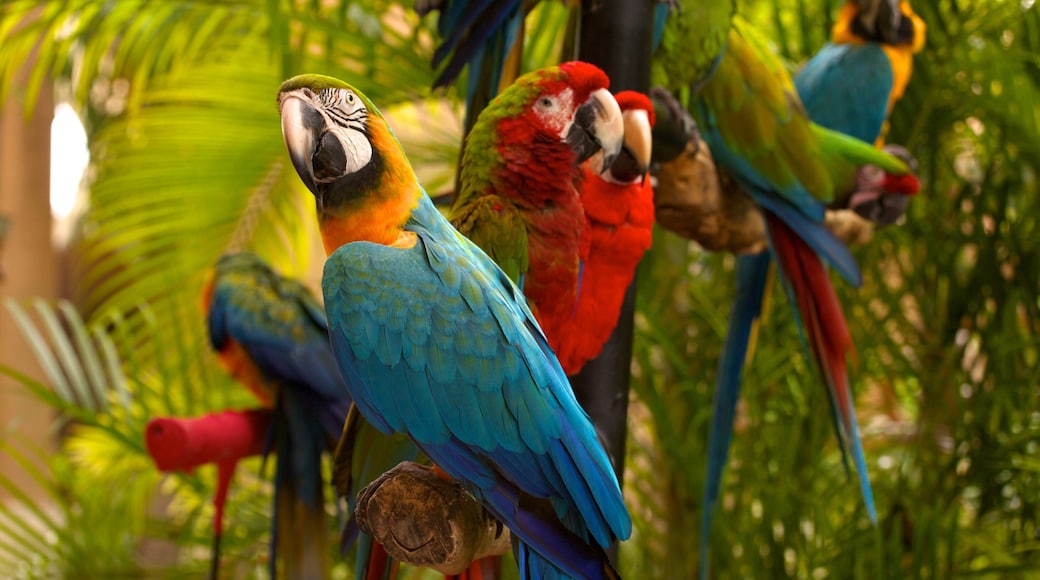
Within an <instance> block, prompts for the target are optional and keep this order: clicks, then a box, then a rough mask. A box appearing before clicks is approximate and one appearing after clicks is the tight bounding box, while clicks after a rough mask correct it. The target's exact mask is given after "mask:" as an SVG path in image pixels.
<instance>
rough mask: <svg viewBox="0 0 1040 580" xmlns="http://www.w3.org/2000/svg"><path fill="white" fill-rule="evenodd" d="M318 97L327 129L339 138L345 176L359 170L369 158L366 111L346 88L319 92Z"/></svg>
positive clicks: (369, 142)
mask: <svg viewBox="0 0 1040 580" xmlns="http://www.w3.org/2000/svg"><path fill="white" fill-rule="evenodd" d="M318 100H319V101H320V102H321V104H322V105H323V107H322V114H323V115H324V116H325V120H326V126H327V127H328V132H329V133H332V134H333V135H335V136H336V138H337V139H339V142H340V146H342V147H343V154H344V158H345V159H344V172H343V174H344V175H350V174H352V173H356V172H357V171H360V170H361V168H363V167H364V166H366V165H368V162H369V161H371V160H372V142H371V141H369V140H368V135H367V131H366V127H365V125H366V123H367V122H368V110H367V109H366V108H365V104H364V103H363V102H362V101H361V99H360V98H359V97H358V96H357V95H356V94H355V93H354V92H353V91H351V90H349V89H330V90H325V91H322V92H321V93H320V94H319V95H318Z"/></svg>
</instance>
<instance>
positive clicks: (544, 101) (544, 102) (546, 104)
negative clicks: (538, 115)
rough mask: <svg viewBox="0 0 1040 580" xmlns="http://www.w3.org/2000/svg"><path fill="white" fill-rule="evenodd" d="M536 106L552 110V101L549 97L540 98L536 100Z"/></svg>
mask: <svg viewBox="0 0 1040 580" xmlns="http://www.w3.org/2000/svg"><path fill="white" fill-rule="evenodd" d="M538 104H539V105H540V106H541V107H542V108H543V109H549V108H552V106H553V100H552V99H550V98H549V97H542V98H541V99H539V100H538Z"/></svg>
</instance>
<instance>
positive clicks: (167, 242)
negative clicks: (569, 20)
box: [0, 0, 1040, 579]
mask: <svg viewBox="0 0 1040 580" xmlns="http://www.w3.org/2000/svg"><path fill="white" fill-rule="evenodd" d="M841 3H842V2H841V1H840V0H814V1H809V0H777V1H775V2H767V1H764V0H745V1H743V2H741V3H740V10H741V12H742V13H744V14H746V15H747V16H748V17H749V18H750V19H751V20H752V21H753V22H755V23H756V24H758V25H759V26H761V27H762V28H763V29H764V30H766V31H767V33H768V35H769V36H770V38H772V39H773V40H774V42H775V45H776V48H777V50H778V51H779V52H780V53H781V54H782V55H783V56H784V57H785V58H786V59H787V60H788V62H789V63H790V64H791V67H792V69H795V68H796V67H797V66H798V64H799V63H801V62H803V61H804V60H805V59H806V58H807V57H808V56H809V55H811V54H812V53H813V52H814V51H815V50H816V49H818V48H819V47H820V46H821V45H822V44H823V43H824V42H825V41H826V39H827V37H828V35H829V30H830V25H831V23H832V21H833V18H834V15H835V13H836V11H837V9H838V7H839V6H840V5H841ZM913 5H914V9H915V11H916V12H917V13H918V14H920V15H921V17H922V18H923V19H924V20H925V22H926V23H927V24H928V42H927V45H926V47H925V49H924V51H923V52H921V53H920V54H918V55H917V57H916V59H915V69H914V75H913V79H912V81H911V83H910V86H909V89H908V91H907V94H906V96H905V97H904V98H903V99H902V101H900V102H899V104H898V105H897V107H896V109H895V111H894V113H893V115H892V123H891V130H890V132H889V134H888V141H889V142H891V143H900V144H903V145H905V146H907V147H908V148H909V149H910V150H911V152H912V153H913V154H914V155H915V156H916V157H917V159H918V161H919V162H920V170H919V173H920V176H921V179H922V182H923V190H922V192H921V193H920V195H919V196H918V197H917V198H916V199H915V200H914V201H913V203H912V204H911V207H910V211H909V213H908V215H907V216H906V219H905V223H903V224H902V225H900V226H898V227H892V228H888V229H884V230H881V231H879V232H878V233H877V234H876V235H875V237H874V240H873V241H872V242H871V243H870V244H869V245H868V246H866V247H858V248H855V249H854V252H855V255H856V257H857V259H858V260H859V262H860V265H861V268H862V269H863V271H864V273H865V283H864V286H863V288H861V289H859V290H854V289H851V288H849V287H848V286H847V285H843V284H838V291H839V295H840V297H841V299H842V302H843V304H844V305H845V308H846V313H847V315H848V318H849V325H850V328H851V330H852V333H853V338H854V341H855V343H856V345H857V351H858V358H857V361H856V364H855V365H854V367H853V380H854V389H855V391H856V394H857V405H858V407H857V411H858V417H859V422H860V429H861V432H862V436H863V441H864V445H865V448H866V451H867V455H868V461H869V471H870V477H871V480H872V482H873V484H874V488H875V494H876V498H877V505H878V511H879V517H880V524H879V526H878V527H877V528H873V527H871V526H870V524H869V520H868V519H867V517H866V513H865V511H864V508H863V506H862V501H861V499H860V495H859V491H858V488H857V486H856V485H855V483H854V482H853V481H852V480H850V479H849V478H848V477H847V476H846V474H845V472H844V469H843V467H842V464H841V457H840V451H839V449H838V447H837V444H836V440H835V438H834V435H833V431H832V428H831V426H830V419H829V412H828V410H827V403H826V397H825V396H824V394H823V390H822V388H821V385H820V381H819V380H818V378H817V376H816V375H815V371H814V369H813V366H812V363H811V361H809V360H807V359H806V358H805V357H804V356H803V355H802V352H801V350H800V345H799V339H798V336H797V333H796V330H795V324H794V323H793V321H792V320H791V316H790V312H789V310H788V308H787V307H786V305H785V303H786V300H785V298H784V297H783V296H782V293H781V291H780V290H779V289H778V288H774V296H773V307H772V308H771V310H770V313H769V316H768V317H767V319H766V322H765V324H764V327H763V329H762V331H761V334H760V341H759V345H758V349H757V351H756V354H755V358H754V361H753V364H752V365H751V366H750V368H749V370H748V371H747V372H746V374H745V380H744V387H743V395H744V397H743V401H742V403H741V406H740V408H739V410H738V416H737V429H736V434H735V438H734V442H733V448H732V451H731V455H730V462H729V466H728V468H727V472H726V477H725V486H724V489H723V497H722V502H721V507H720V511H719V513H718V514H717V516H716V518H715V527H714V531H713V535H712V538H711V551H712V555H711V562H712V569H713V571H714V572H715V575H716V577H719V578H771V577H797V578H814V579H819V578H903V577H907V578H954V577H983V578H986V577H992V578H1008V577H1011V578H1014V577H1040V529H1038V527H1037V524H1038V519H1040V513H1038V507H1040V454H1038V453H1037V442H1038V439H1040V360H1038V359H1040V340H1038V332H1040V224H1038V219H1040V207H1038V201H1037V193H1038V191H1037V189H1038V187H1037V175H1038V170H1040V120H1038V115H1037V112H1038V103H1040V12H1038V10H1037V9H1036V8H1034V7H1033V6H1032V1H1030V0H1025V1H1021V2H1019V1H1015V2H1012V1H1005V0H975V1H971V2H968V1H964V0H960V1H954V0H918V1H915V2H914V4H913ZM565 16H566V13H565V8H564V6H563V4H562V3H559V2H543V3H541V4H540V6H539V8H538V9H537V10H535V11H534V12H533V13H532V14H531V16H530V17H529V18H530V19H532V20H534V22H529V26H528V30H535V31H537V34H531V35H529V39H528V44H527V45H526V48H525V55H524V63H525V67H526V68H528V69H530V68H534V67H537V66H541V65H543V64H548V63H552V62H555V61H556V60H558V53H559V50H560V46H561V42H562V33H561V32H560V31H562V26H563V23H564V19H565ZM436 40H437V36H436V32H435V21H434V18H433V17H428V18H425V19H420V18H419V17H418V16H416V14H415V12H414V11H413V10H412V9H411V3H408V2H406V3H400V2H391V1H384V0H363V1H353V2H348V1H346V0H344V1H340V2H336V1H332V0H329V1H322V2H318V1H314V2H309V1H307V2H305V1H302V0H298V1H279V0H269V1H266V2H263V1H260V0H254V1H248V0H238V1H235V0H212V1H209V2H185V1H172V0H164V1H145V0H119V1H118V2H116V1H114V0H112V1H96V0H95V1H87V0H68V1H64V2H57V1H54V2H42V3H41V2H5V3H3V4H2V5H0V41H2V48H0V91H2V96H3V97H4V98H5V99H7V101H8V102H9V103H15V104H16V105H17V106H20V107H21V108H22V110H23V111H24V112H25V113H26V114H31V115H33V118H40V117H41V116H42V118H45V119H46V118H49V117H50V116H51V115H52V112H53V111H52V110H51V107H52V104H51V100H50V97H48V98H45V99H43V100H42V101H41V95H53V98H54V99H55V100H56V101H58V102H60V103H68V104H69V105H71V107H72V108H73V109H74V110H75V111H76V113H78V115H79V118H80V119H81V120H82V122H83V125H84V127H85V130H86V134H87V137H88V142H89V151H90V165H89V168H88V170H87V172H86V175H85V180H84V184H83V187H84V191H85V192H86V202H85V204H84V205H83V208H82V211H80V212H76V213H74V214H73V218H71V221H70V224H71V225H69V226H68V227H69V228H70V232H71V233H70V234H69V236H70V238H69V241H68V242H63V246H62V248H63V250H62V251H63V256H64V258H63V260H64V262H63V264H64V266H63V272H64V274H63V276H66V277H67V283H66V285H65V290H64V291H63V292H62V294H64V296H63V297H64V298H65V299H66V301H65V302H62V303H53V302H51V301H44V300H24V299H19V300H7V303H6V307H7V310H8V313H5V316H7V318H4V323H5V324H7V323H8V321H11V324H17V328H18V329H19V333H20V335H22V336H24V339H23V340H27V341H28V342H29V344H30V345H32V348H33V351H34V353H35V358H36V359H37V360H38V363H39V365H40V368H42V375H41V376H39V377H36V376H34V374H33V373H31V372H27V371H26V369H25V368H24V367H23V366H22V365H21V364H16V363H20V362H21V361H16V362H10V363H6V364H5V366H3V367H0V373H2V374H0V389H2V390H3V391H4V392H19V393H29V394H31V395H33V396H34V397H36V398H37V399H39V400H41V401H42V402H44V403H45V404H46V405H47V406H48V407H50V408H52V409H53V410H54V411H55V413H54V414H53V417H54V418H55V420H56V424H55V428H54V429H53V430H52V431H51V434H52V435H53V437H54V441H56V443H55V444H53V445H49V444H48V443H47V442H45V441H40V440H38V439H34V438H32V437H27V436H25V435H24V434H22V433H21V432H20V431H19V430H18V429H16V428H7V429H6V430H4V431H3V432H2V433H0V446H2V447H3V450H2V453H3V454H4V455H6V456H7V458H8V459H9V462H8V464H7V465H11V466H13V469H11V470H8V472H0V490H2V493H3V496H4V500H3V503H2V504H0V570H8V571H10V575H11V576H14V577H92V578H111V577H127V576H135V577H136V576H146V577H198V576H200V575H202V574H203V573H204V571H205V569H206V567H207V565H208V562H207V559H208V556H209V541H210V535H209V534H210V530H211V527H210V518H211V516H212V511H211V508H210V505H209V501H210V492H211V490H212V485H213V481H214V473H213V471H214V470H213V468H212V467H207V468H203V469H200V470H198V471H197V472H196V473H195V474H193V475H183V474H182V475H170V476H162V475H161V474H159V473H158V472H156V470H155V469H154V467H153V466H152V463H151V460H150V459H149V458H148V456H147V454H146V453H145V450H144V445H143V438H142V431H143V428H144V426H145V424H146V423H147V421H148V420H149V419H150V418H152V417H155V416H160V415H194V414H199V413H203V412H206V411H210V410H216V409H222V408H226V407H229V406H236V407H245V406H249V405H252V404H254V403H253V401H251V400H250V397H249V395H248V394H246V392H245V391H244V390H243V389H241V388H239V387H237V386H236V385H234V384H233V383H232V381H231V379H230V378H228V377H226V376H225V375H224V373H223V372H222V371H221V370H220V369H218V368H217V366H216V364H215V358H214V357H213V356H212V355H211V354H210V353H209V351H208V346H207V345H206V343H205V342H204V330H203V326H202V316H201V312H200V311H199V307H198V303H199V291H200V288H201V284H202V281H203V278H204V272H205V270H206V269H207V268H208V267H209V266H210V265H211V264H213V263H214V261H215V260H216V258H217V256H219V255H220V253H221V252H223V251H224V250H225V249H227V248H229V247H231V246H236V247H238V246H244V247H247V248H250V249H252V250H254V251H256V252H258V253H260V254H261V255H263V256H264V257H265V258H267V259H268V260H269V261H271V262H272V263H273V264H274V265H275V266H276V267H277V268H279V269H280V270H281V271H282V272H284V273H286V274H290V275H296V276H300V277H303V278H305V279H307V280H309V282H310V283H311V284H312V286H314V285H316V282H317V275H318V274H317V273H316V272H318V271H319V268H320V260H321V250H320V248H319V244H318V243H317V238H316V235H315V231H314V229H315V228H314V225H313V224H314V219H313V217H312V216H313V211H314V208H313V201H312V198H311V196H310V195H309V194H307V192H306V191H305V190H303V188H302V185H300V184H299V183H298V179H297V177H296V175H295V174H294V172H293V171H292V168H291V166H290V165H289V164H288V163H287V162H286V161H287V159H286V156H285V153H284V150H283V145H282V142H281V138H280V134H279V123H278V113H277V110H276V108H275V103H274V96H275V92H276V89H277V87H278V85H279V83H280V82H281V81H282V80H283V79H284V78H287V77H288V76H290V75H292V74H296V73H299V72H322V73H325V74H331V75H333V76H338V77H341V78H344V79H349V81H350V82H351V83H353V84H355V85H356V86H358V88H359V89H361V90H362V91H363V92H365V93H366V94H367V95H369V96H370V97H371V98H372V99H373V100H374V101H375V102H376V103H377V104H378V105H379V106H380V108H381V109H382V110H383V111H384V112H386V113H387V114H388V116H389V117H390V118H391V123H392V124H393V125H394V127H395V128H396V129H397V131H398V134H399V137H400V138H401V140H402V142H403V144H404V147H405V150H406V151H407V153H408V154H409V156H410V158H411V159H412V161H413V163H414V164H415V165H416V166H417V170H418V172H419V174H420V177H421V178H422V179H423V182H424V184H425V185H426V188H427V190H428V191H431V192H437V191H442V190H445V189H449V188H450V187H451V184H452V179H453V167H454V162H455V156H456V153H457V150H458V146H459V138H460V135H461V109H460V103H459V101H460V95H461V91H459V90H456V89H451V90H449V91H447V92H437V93H431V92H430V91H429V89H428V87H429V86H430V84H431V81H432V79H433V72H432V71H431V69H430V67H429V57H430V56H431V54H432V51H433V47H434V46H435V42H436ZM463 82H464V81H463ZM41 103H46V104H45V105H41ZM54 162H55V163H61V162H62V161H61V159H58V158H55V159H54ZM59 169H61V167H60V166H59ZM70 171H71V169H70ZM40 195H46V192H43V191H41V192H40ZM18 251H20V250H19V249H18V248H13V247H11V245H9V244H8V245H7V246H6V247H5V248H4V252H5V253H8V254H10V253H12V252H18ZM733 264H734V260H733V257H732V256H728V255H719V254H710V253H706V252H703V251H702V250H700V249H699V248H698V247H697V246H696V245H694V244H691V243H689V242H687V241H685V240H682V239H680V238H678V237H676V236H674V235H671V234H669V233H667V232H665V231H663V230H659V231H657V232H656V233H655V238H654V248H653V249H652V251H651V252H650V254H648V256H647V258H646V259H645V260H644V263H643V264H642V266H641V268H640V274H639V292H638V311H637V314H636V327H637V334H636V342H635V356H634V360H633V370H634V376H633V384H632V387H633V402H632V406H631V412H630V421H629V425H630V440H629V447H628V453H629V456H628V470H627V477H626V482H625V491H626V496H627V498H628V499H629V503H630V506H631V509H632V512H633V515H634V518H635V521H636V533H635V534H634V536H633V538H632V539H631V540H630V541H628V542H626V543H625V544H624V545H623V546H622V548H621V558H622V561H621V571H622V573H623V574H625V575H627V576H629V577H633V578H687V577H693V576H695V572H696V569H697V565H698V562H699V560H700V557H701V555H700V554H698V548H697V547H698V541H699V537H698V534H699V522H700V517H701V506H700V498H701V494H702V490H703V484H704V477H703V471H704V465H705V461H706V447H707V428H708V421H709V419H710V415H709V414H710V405H711V397H712V391H713V384H714V378H715V366H716V361H717V359H718V356H719V351H720V347H721V342H722V338H723V336H724V333H725V329H726V328H725V327H726V320H727V316H728V309H729V304H730V301H731V294H732V291H733V285H732V278H733V276H732V269H733ZM5 274H6V276H7V277H8V278H9V279H13V278H15V277H18V276H19V275H20V273H19V272H18V271H11V270H10V269H9V268H8V271H6V272H5ZM7 295H8V294H6V293H5V296H7ZM792 354H793V356H792ZM4 360H5V361H7V359H4ZM26 364H28V363H26ZM243 467H244V468H240V469H239V472H238V475H237V478H236V485H235V486H234V488H233V490H232V493H231V499H230V502H231V503H230V507H229V512H228V516H227V518H228V519H227V521H228V526H229V528H228V532H227V533H226V535H225V544H224V545H225V553H224V560H225V566H226V568H227V569H228V570H230V571H232V572H234V573H235V574H237V575H240V576H253V575H255V574H259V573H261V571H262V570H263V568H264V566H265V554H266V547H267V544H266V541H267V525H268V520H267V515H266V512H267V507H268V497H269V495H268V494H269V492H270V490H269V487H268V486H267V484H266V483H265V481H264V478H263V477H262V474H261V472H260V462H259V460H250V461H248V462H247V463H246V464H244V466H243ZM330 509H331V507H330ZM331 549H333V548H332V547H331V546H330V550H331ZM336 574H337V576H338V577H347V576H348V575H349V572H348V571H347V568H346V566H345V565H340V566H339V567H338V568H337V569H336Z"/></svg>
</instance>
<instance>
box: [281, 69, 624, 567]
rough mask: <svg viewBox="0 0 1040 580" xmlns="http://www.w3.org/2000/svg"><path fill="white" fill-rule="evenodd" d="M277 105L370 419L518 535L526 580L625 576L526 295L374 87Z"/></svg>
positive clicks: (306, 93)
mask: <svg viewBox="0 0 1040 580" xmlns="http://www.w3.org/2000/svg"><path fill="white" fill-rule="evenodd" d="M278 105H279V109H280V111H281V114H282V132H283V135H284V137H285V142H286V145H287V147H288V150H289V155H290V157H291V159H292V162H293V166H294V167H295V168H296V171H297V173H298V174H299V175H300V178H301V179H302V181H303V182H304V184H305V185H306V186H307V188H308V189H309V190H310V191H311V192H312V193H313V194H314V196H315V199H316V201H317V208H318V220H319V223H320V228H321V233H322V239H323V241H324V244H325V250H326V253H327V254H328V255H329V257H328V260H327V261H326V264H325V271H324V278H323V280H322V288H323V291H324V294H325V308H326V311H327V312H328V315H329V324H330V334H331V337H332V345H333V350H334V351H335V354H336V357H337V360H338V362H339V365H340V370H341V371H342V373H343V375H344V377H345V378H346V379H347V384H348V387H349V388H350V390H351V395H353V399H354V403H355V404H356V405H357V407H358V409H359V411H360V412H361V414H362V415H363V416H364V417H365V418H366V419H367V420H368V421H369V422H370V423H371V424H372V425H373V426H374V427H375V428H376V429H378V430H379V431H380V432H382V433H384V434H387V435H389V434H392V433H403V434H406V435H407V436H408V437H409V438H410V439H411V440H412V442H413V443H415V444H416V446H417V447H418V448H419V449H421V450H422V452H423V453H424V454H425V455H426V456H428V457H429V458H430V460H432V461H433V462H434V463H435V464H436V465H437V466H438V467H439V468H440V469H442V470H443V471H444V472H446V473H447V474H448V475H450V476H452V477H453V478H455V479H457V480H458V481H459V482H461V483H462V484H463V485H464V486H465V487H466V488H467V489H468V490H469V491H470V492H471V493H472V494H473V495H474V496H475V497H476V498H477V499H478V500H479V501H481V502H482V503H483V505H484V506H485V507H486V508H487V509H488V511H490V512H491V513H492V514H493V515H494V516H495V517H496V518H498V519H499V521H501V522H502V523H503V524H505V525H506V526H508V527H509V529H510V530H511V531H512V533H513V534H514V537H516V538H517V539H518V540H519V545H518V548H517V551H518V553H517V561H518V563H519V566H520V572H521V576H522V577H523V578H536V577H537V578H543V577H548V578H552V577H560V578H567V577H570V578H611V577H616V572H614V570H613V568H612V567H611V565H610V563H609V561H608V558H607V555H606V551H605V548H606V547H607V546H609V545H610V544H611V543H612V542H614V541H615V540H618V539H624V538H627V537H628V536H629V534H630V533H631V519H630V517H629V514H628V510H627V509H626V508H625V505H624V501H623V500H622V497H621V490H620V488H619V486H618V481H617V478H616V477H615V476H614V472H613V469H612V468H611V465H610V461H609V460H608V458H607V455H606V453H605V452H604V450H603V448H602V446H601V445H600V443H599V441H598V440H597V437H596V432H595V429H594V428H593V426H592V423H591V422H590V421H589V418H588V416H587V415H586V414H585V413H584V411H582V410H581V408H580V407H579V405H578V402H577V401H576V400H575V398H574V394H573V392H572V391H571V389H570V386H569V383H568V382H567V377H566V376H565V375H564V373H563V369H562V368H561V367H560V365H559V362H558V361H557V360H556V357H555V356H554V355H553V354H552V351H551V350H550V349H549V347H548V344H547V342H546V340H545V336H544V335H543V334H542V332H541V330H540V329H539V327H538V324H537V323H536V322H535V319H534V317H533V315H532V314H531V311H530V309H529V308H528V307H527V304H526V300H525V299H524V296H523V294H522V293H521V292H520V290H519V289H518V288H517V287H516V286H515V285H514V284H513V283H512V282H511V281H510V280H509V278H508V277H507V276H506V275H505V274H504V273H503V272H502V270H501V269H499V268H498V267H497V266H496V265H495V264H494V262H493V261H492V260H491V259H490V258H489V257H488V256H487V255H486V254H485V253H484V252H483V251H481V250H480V249H479V248H478V247H477V246H475V245H474V244H473V243H472V242H470V241H469V240H467V239H466V238H464V237H463V236H462V235H460V234H459V233H458V232H457V231H456V230H455V229H453V228H452V227H451V225H450V224H449V223H448V222H447V220H445V218H444V217H443V216H442V215H441V214H440V213H439V212H438V211H437V209H436V208H435V207H434V206H433V204H432V202H431V201H430V199H429V197H428V196H427V195H426V192H425V191H424V190H423V189H422V187H421V186H420V184H419V183H418V181H417V180H416V176H415V173H414V171H413V170H412V167H411V165H410V163H409V162H408V160H407V158H406V157H405V155H404V152H403V150H402V149H401V146H400V144H399V143H398V142H397V140H396V138H395V137H394V136H393V133H392V132H391V130H390V127H389V126H388V125H387V123H386V121H385V119H384V118H383V117H382V115H380V113H379V111H378V109H376V107H375V105H374V104H373V103H372V102H371V101H370V100H368V99H367V98H366V97H365V96H364V95H363V94H362V93H361V92H360V91H358V90H357V89H355V88H354V87H352V86H350V85H348V84H347V83H344V82H343V81H340V80H338V79H333V78H330V77H324V76H320V75H303V76H299V77H294V78H292V79H289V80H288V81H286V82H285V83H283V84H282V86H281V88H280V90H279V93H278Z"/></svg>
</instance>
